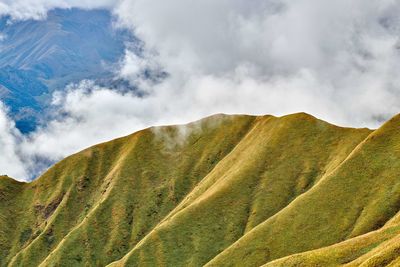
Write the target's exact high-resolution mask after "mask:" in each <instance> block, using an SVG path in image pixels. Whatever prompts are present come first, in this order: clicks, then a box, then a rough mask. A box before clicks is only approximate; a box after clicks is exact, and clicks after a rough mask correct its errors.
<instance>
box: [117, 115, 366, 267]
mask: <svg viewBox="0 0 400 267" xmlns="http://www.w3.org/2000/svg"><path fill="white" fill-rule="evenodd" d="M369 133H370V132H369V131H368V130H354V129H344V128H339V127H335V126H332V125H329V124H327V123H324V122H322V121H319V120H316V119H315V118H313V117H311V116H308V115H305V114H295V115H291V116H286V117H283V118H272V117H259V118H258V119H257V120H256V122H255V125H254V127H253V128H252V130H251V131H250V132H249V133H248V134H247V135H246V136H245V138H243V139H242V140H241V142H240V143H239V144H238V145H237V146H236V148H235V149H234V150H233V151H232V153H231V154H230V155H228V156H227V157H226V158H224V159H223V160H222V161H221V162H220V163H219V164H218V165H217V167H216V168H215V169H214V170H213V172H211V173H210V174H209V175H208V176H207V177H206V178H205V179H204V180H203V181H202V183H201V184H200V185H199V186H198V187H197V188H196V190H195V191H194V192H193V193H192V194H190V195H189V196H188V198H187V199H186V200H185V201H184V203H185V204H184V205H181V206H183V207H184V208H183V209H182V208H181V209H180V210H179V211H178V212H177V211H174V213H175V214H174V215H173V216H172V217H170V218H169V219H168V220H166V221H165V222H164V223H162V224H161V225H159V226H158V227H156V228H155V230H154V231H153V232H152V233H151V234H149V235H148V236H147V237H146V238H145V239H144V240H143V241H142V242H141V243H140V244H139V245H137V246H136V247H135V248H134V249H133V250H132V251H131V252H130V253H128V254H127V256H125V257H124V258H123V259H122V260H121V261H119V262H116V263H115V265H127V266H152V265H154V264H155V263H156V262H154V261H153V260H154V259H157V260H158V262H157V264H158V265H162V264H165V265H167V266H189V265H190V266H200V265H202V264H205V263H207V262H208V261H209V260H211V259H212V258H213V257H214V256H215V255H217V254H218V253H220V252H222V251H223V250H225V249H226V248H227V247H228V246H230V245H231V244H232V243H233V242H235V241H237V240H238V239H239V238H240V237H241V236H243V235H247V234H248V233H251V230H252V229H253V228H254V227H255V226H257V225H259V224H260V223H262V222H264V221H265V220H267V219H268V218H271V217H272V216H274V215H275V214H277V213H278V212H279V211H280V210H282V209H283V208H285V207H286V206H287V205H288V204H289V203H290V202H291V201H292V200H294V199H296V198H297V197H298V196H299V195H301V194H303V193H304V192H306V191H307V190H309V189H310V188H312V187H313V186H314V185H315V184H317V183H318V181H320V179H321V178H322V177H323V176H324V174H326V173H330V172H331V171H333V170H334V169H335V167H337V166H338V165H339V164H340V163H341V162H342V161H343V160H344V159H345V158H346V157H347V155H348V154H349V153H350V152H351V151H352V150H353V149H354V148H355V147H356V146H357V145H358V144H359V143H360V142H361V141H362V140H363V139H364V138H365V137H366V136H367V135H368V134H369ZM178 208H179V207H178ZM193 251H194V252H195V253H193ZM256 252H258V250H256ZM259 254H264V253H259ZM229 257H233V256H232V255H230V256H229ZM263 257H264V255H263ZM242 259H243V256H242V255H241V256H240V258H236V259H235V260H234V262H231V263H237V264H238V265H241V264H243V262H242ZM266 259H267V258H266ZM266 259H265V260H266ZM225 263H228V262H220V263H219V265H224V264H225Z"/></svg>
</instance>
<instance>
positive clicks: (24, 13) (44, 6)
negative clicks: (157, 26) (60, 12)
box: [0, 0, 116, 20]
mask: <svg viewBox="0 0 400 267" xmlns="http://www.w3.org/2000/svg"><path fill="white" fill-rule="evenodd" d="M115 3H116V1H114V0H95V1H94V0H57V1H54V0H0V15H10V16H11V17H12V18H13V19H17V20H21V19H22V20H24V19H31V18H32V19H42V18H44V17H46V14H47V11H49V10H51V9H54V8H73V7H77V8H84V9H92V8H111V7H112V6H113V5H114V4H115Z"/></svg>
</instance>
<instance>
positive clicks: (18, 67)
mask: <svg viewBox="0 0 400 267" xmlns="http://www.w3.org/2000/svg"><path fill="white" fill-rule="evenodd" d="M0 34H1V38H0V97H1V99H2V100H3V101H4V102H5V103H6V104H7V105H8V106H9V108H10V110H11V114H12V115H13V117H14V119H15V120H16V122H17V127H18V128H19V129H20V130H21V131H23V132H29V131H32V130H33V129H34V128H35V127H36V125H37V124H38V123H39V122H40V119H42V118H43V112H44V110H45V109H46V107H47V106H48V103H49V101H50V98H51V93H52V92H53V91H54V90H63V89H64V87H65V86H66V85H67V84H69V83H76V82H79V81H81V80H83V79H93V80H97V81H98V82H99V83H102V84H107V85H112V86H115V83H117V82H118V81H115V80H114V71H115V69H116V66H115V65H116V64H118V61H119V60H120V59H121V57H122V56H123V54H124V50H125V43H126V42H133V41H134V38H133V36H132V35H131V34H130V33H128V31H126V30H119V29H116V27H113V19H112V16H111V14H110V12H109V11H106V10H82V9H55V10H52V11H50V12H49V13H48V15H47V18H46V19H43V20H25V21H12V20H10V18H9V17H7V16H3V17H1V18H0Z"/></svg>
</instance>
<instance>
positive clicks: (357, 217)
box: [0, 113, 400, 267]
mask: <svg viewBox="0 0 400 267" xmlns="http://www.w3.org/2000/svg"><path fill="white" fill-rule="evenodd" d="M107 265H108V266H114V267H115V266H174V267H175V266H204V265H205V266H338V265H346V266H400V116H397V117H394V118H393V119H391V120H390V121H388V122H387V123H385V124H384V125H383V126H382V127H380V128H379V129H377V130H375V131H372V130H369V129H352V128H342V127H337V126H334V125H331V124H329V123H326V122H324V121H321V120H318V119H316V118H314V117H312V116H310V115H307V114H304V113H299V114H293V115H288V116H284V117H279V118H277V117H273V116H259V117H256V116H239V115H238V116H228V115H215V116H212V117H208V118H205V119H203V120H201V121H197V122H194V123H191V124H188V125H179V126H166V127H154V128H149V129H145V130H142V131H139V132H137V133H134V134H132V135H130V136H127V137H123V138H119V139H116V140H113V141H111V142H107V143H103V144H100V145H97V146H94V147H91V148H88V149H86V150H84V151H82V152H80V153H77V154H75V155H72V156H70V157H68V158H66V159H64V160H63V161H61V162H59V163H57V164H56V165H54V166H53V167H52V168H51V169H49V170H48V171H47V172H46V173H45V174H43V175H42V176H41V177H39V178H38V179H36V180H35V181H34V182H31V183H20V182H16V181H14V180H13V179H11V178H8V177H6V176H3V177H0V266H107Z"/></svg>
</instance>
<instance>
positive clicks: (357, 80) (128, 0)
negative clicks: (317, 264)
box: [0, 0, 400, 179]
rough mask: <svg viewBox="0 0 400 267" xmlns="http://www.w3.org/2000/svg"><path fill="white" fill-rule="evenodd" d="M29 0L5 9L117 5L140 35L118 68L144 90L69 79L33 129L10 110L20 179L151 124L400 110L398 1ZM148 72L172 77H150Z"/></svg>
mask: <svg viewBox="0 0 400 267" xmlns="http://www.w3.org/2000/svg"><path fill="white" fill-rule="evenodd" d="M24 2H27V1H22V0H21V1H4V0H0V10H2V11H0V12H3V14H4V13H8V14H11V15H12V16H13V17H14V18H16V19H24V18H27V17H33V18H42V17H43V16H44V14H45V13H46V11H47V10H49V9H51V8H54V7H55V6H59V7H84V8H97V7H106V8H109V9H110V10H111V11H112V12H113V14H114V15H115V17H116V18H117V20H118V25H117V26H118V27H126V28H128V29H130V30H132V31H133V32H134V33H135V35H136V36H138V37H139V39H141V40H142V41H143V49H142V50H143V51H142V52H143V53H141V54H140V55H137V54H135V52H133V51H134V50H131V49H130V48H129V45H128V46H127V50H126V54H125V58H123V59H122V60H121V62H120V63H121V64H120V67H119V68H118V69H117V70H116V75H117V76H118V77H120V78H124V79H127V80H128V81H129V82H130V83H132V84H134V85H135V86H137V87H138V88H139V90H140V91H141V92H143V94H142V96H140V97H139V96H137V95H135V94H131V93H121V92H115V91H112V90H109V89H107V88H102V87H98V86H95V85H94V83H92V82H90V81H82V82H81V83H79V84H76V85H71V86H69V87H68V88H67V89H66V90H64V91H62V92H57V93H56V94H55V95H54V97H53V99H54V100H53V104H52V105H53V109H54V110H55V114H63V116H55V118H54V119H52V120H50V121H49V122H48V124H47V125H44V126H43V127H41V128H40V129H38V130H37V131H36V132H34V133H32V134H31V135H30V136H21V135H20V134H19V133H18V131H17V130H15V127H14V126H13V122H12V121H10V120H9V119H8V117H7V115H6V111H5V109H4V107H2V109H0V127H1V129H0V130H1V131H2V132H1V134H0V144H1V147H2V148H1V149H2V150H4V151H6V152H7V153H1V154H2V155H1V156H0V162H1V163H0V164H2V165H0V169H1V170H2V171H1V172H4V173H7V174H9V175H12V176H14V177H16V178H20V179H27V177H29V175H30V173H31V172H32V169H35V167H34V165H35V164H36V161H35V160H36V159H37V158H45V159H48V160H51V161H54V160H58V159H61V158H62V157H64V156H66V155H69V154H71V153H73V152H76V151H78V150H80V149H83V148H85V147H87V146H90V145H93V144H95V143H98V142H101V141H106V140H110V139H112V138H115V137H118V136H121V135H125V134H129V133H132V132H134V131H136V130H138V129H141V128H144V127H148V126H152V125H160V124H175V123H184V122H188V121H190V120H194V119H198V118H201V117H203V116H207V115H210V114H213V113H220V112H223V113H248V114H275V115H283V114H287V113H293V112H298V111H305V112H308V113H311V114H313V115H315V116H317V117H319V118H322V119H325V120H328V121H330V122H333V123H337V124H340V125H344V126H356V127H365V126H367V127H377V126H379V124H380V123H381V122H382V121H383V120H385V119H387V118H389V117H390V116H392V115H394V114H396V113H399V112H400V87H399V85H400V78H399V75H398V74H397V71H398V69H399V67H400V66H399V64H400V43H399V36H400V20H399V18H398V14H399V12H400V1H395V0H381V1H378V0H371V1H368V2H365V1H362V0H352V1H346V0H338V1H333V2H332V1H317V0H299V1H287V0H254V1H250V2H249V1H245V0H218V1H215V0H204V1H187V0H170V1H161V0H121V1H103V2H102V1H96V2H95V1H86V2H85V1H79V2H78V1H59V2H58V4H57V5H55V4H54V3H53V1H51V2H50V1H44V0H42V1H39V0H38V1H37V3H36V5H33V4H32V5H31V6H35V8H28V7H29V5H28V6H27V7H26V8H25V7H24V8H22V7H20V6H22V5H23V3H24ZM29 2H30V3H33V2H32V1H29ZM2 6H5V7H6V8H8V9H3V8H1V7H2ZM4 10H6V11H4ZM7 10H8V11H7ZM149 70H154V73H158V72H160V71H163V72H166V73H168V75H166V76H165V77H164V78H163V79H159V80H156V81H154V80H151V81H149V80H148V79H147V77H146V75H143V74H144V73H146V72H148V71H149ZM65 114H67V115H66V116H65ZM3 147H4V148H3ZM4 154H7V155H6V156H3V155H4ZM3 158H4V159H3Z"/></svg>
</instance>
